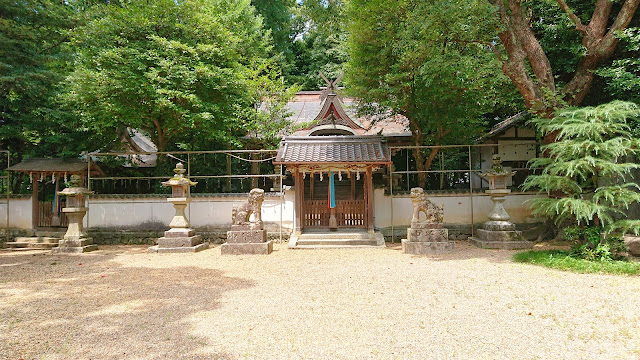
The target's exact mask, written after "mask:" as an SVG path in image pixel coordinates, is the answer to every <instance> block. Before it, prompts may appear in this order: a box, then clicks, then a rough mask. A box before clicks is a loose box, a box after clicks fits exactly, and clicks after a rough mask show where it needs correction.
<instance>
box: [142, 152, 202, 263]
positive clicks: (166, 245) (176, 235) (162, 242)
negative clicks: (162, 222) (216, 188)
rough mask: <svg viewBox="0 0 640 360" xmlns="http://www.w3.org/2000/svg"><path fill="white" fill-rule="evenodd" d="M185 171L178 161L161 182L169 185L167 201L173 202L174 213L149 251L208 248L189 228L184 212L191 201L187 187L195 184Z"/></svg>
mask: <svg viewBox="0 0 640 360" xmlns="http://www.w3.org/2000/svg"><path fill="white" fill-rule="evenodd" d="M185 171H186V170H185V168H184V165H182V164H181V163H178V165H176V168H175V169H174V170H173V172H174V173H175V175H174V176H173V177H172V178H171V179H169V181H165V182H163V183H162V185H163V186H168V187H171V197H170V198H168V199H167V201H168V202H170V203H172V204H173V208H174V209H175V212H176V213H175V215H174V216H173V219H171V222H170V223H169V226H170V227H171V229H169V230H168V231H165V232H164V236H163V237H161V238H159V239H158V245H155V246H152V247H150V248H149V250H148V251H149V252H161V253H170V252H197V251H201V250H205V249H208V248H209V244H206V243H203V242H202V237H201V236H200V235H196V234H195V231H194V230H193V229H191V228H190V227H191V224H189V219H187V215H186V214H185V213H184V209H185V208H186V207H187V204H188V203H189V202H191V197H190V193H189V187H190V186H192V185H196V184H197V183H196V182H193V181H191V180H189V179H188V178H186V177H185V176H184V173H185Z"/></svg>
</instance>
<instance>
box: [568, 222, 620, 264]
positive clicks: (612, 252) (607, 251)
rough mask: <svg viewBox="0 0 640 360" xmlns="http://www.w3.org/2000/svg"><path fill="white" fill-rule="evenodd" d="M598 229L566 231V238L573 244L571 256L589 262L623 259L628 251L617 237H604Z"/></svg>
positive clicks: (574, 228)
mask: <svg viewBox="0 0 640 360" xmlns="http://www.w3.org/2000/svg"><path fill="white" fill-rule="evenodd" d="M601 230H602V229H600V228H598V227H589V226H588V227H582V228H580V227H572V228H567V229H565V231H564V238H565V239H566V240H568V241H570V242H571V243H572V246H571V256H573V257H575V258H578V259H585V260H589V261H612V260H620V259H622V258H623V257H624V256H623V253H625V252H626V251H627V248H626V247H625V245H624V241H623V240H622V238H621V237H620V236H617V235H609V236H606V235H603V234H602V232H601Z"/></svg>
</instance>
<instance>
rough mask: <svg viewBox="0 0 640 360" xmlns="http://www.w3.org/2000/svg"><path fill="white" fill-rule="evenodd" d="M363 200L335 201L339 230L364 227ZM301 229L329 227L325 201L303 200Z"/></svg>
mask: <svg viewBox="0 0 640 360" xmlns="http://www.w3.org/2000/svg"><path fill="white" fill-rule="evenodd" d="M365 205H366V204H365V202H364V200H336V209H335V211H336V221H337V223H338V227H341V228H364V227H366V223H365V219H366V206H365ZM303 214H304V219H303V227H318V228H328V227H329V216H330V209H329V204H328V202H327V200H305V201H304V203H303Z"/></svg>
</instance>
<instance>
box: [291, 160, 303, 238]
mask: <svg viewBox="0 0 640 360" xmlns="http://www.w3.org/2000/svg"><path fill="white" fill-rule="evenodd" d="M293 186H294V187H295V189H296V192H295V199H294V200H295V212H296V218H295V220H296V226H295V229H294V231H295V232H296V233H298V234H299V233H300V232H301V231H302V200H303V198H304V193H303V189H304V183H303V182H302V176H301V174H300V171H299V170H298V168H297V167H296V168H295V170H294V172H293Z"/></svg>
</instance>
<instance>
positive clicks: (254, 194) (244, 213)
mask: <svg viewBox="0 0 640 360" xmlns="http://www.w3.org/2000/svg"><path fill="white" fill-rule="evenodd" d="M263 201H264V190H262V189H251V191H250V192H249V198H248V199H247V201H246V202H244V203H242V204H240V205H233V210H232V211H231V218H232V219H233V225H250V227H251V228H252V229H262V202H263ZM251 214H253V221H249V218H250V217H251Z"/></svg>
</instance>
